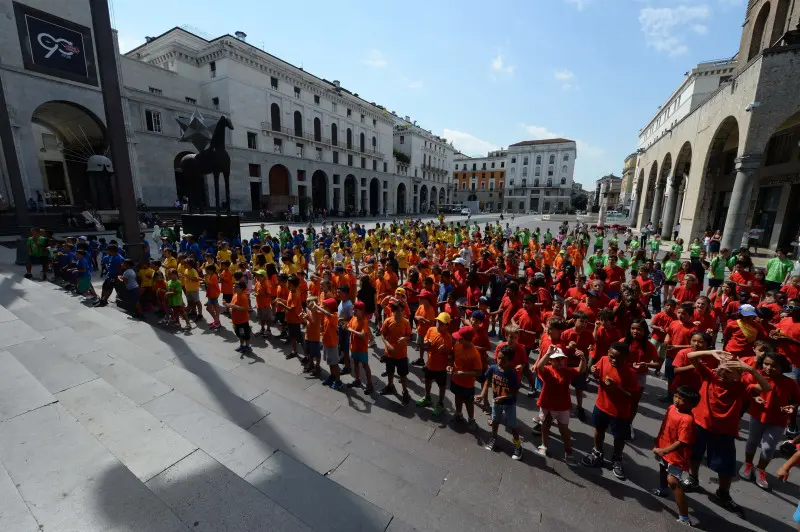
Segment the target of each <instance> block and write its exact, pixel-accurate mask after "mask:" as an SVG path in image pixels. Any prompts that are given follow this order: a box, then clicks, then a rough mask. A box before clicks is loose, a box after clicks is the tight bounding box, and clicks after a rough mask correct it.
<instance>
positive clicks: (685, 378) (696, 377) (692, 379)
mask: <svg viewBox="0 0 800 532" xmlns="http://www.w3.org/2000/svg"><path fill="white" fill-rule="evenodd" d="M691 352H692V348H691V347H687V348H686V349H681V350H680V351H678V354H677V355H675V358H674V359H673V360H672V367H673V368H685V367H687V366H692V363H691V362H690V361H689V353H691ZM703 358H709V357H703ZM701 360H702V359H701ZM714 360H715V361H716V359H714ZM702 384H703V380H702V379H701V378H700V374H699V373H697V370H695V369H694V366H692V369H690V370H689V371H684V372H681V373H676V374H675V378H673V379H672V382H670V384H669V391H670V392H675V390H677V389H678V388H680V387H681V386H687V387H689V388H691V389H692V390H694V391H696V392H698V391H700V386H701V385H702Z"/></svg>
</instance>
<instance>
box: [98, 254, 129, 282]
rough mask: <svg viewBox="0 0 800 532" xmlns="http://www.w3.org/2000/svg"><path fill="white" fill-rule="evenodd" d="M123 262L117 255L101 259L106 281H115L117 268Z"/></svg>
mask: <svg viewBox="0 0 800 532" xmlns="http://www.w3.org/2000/svg"><path fill="white" fill-rule="evenodd" d="M124 261H125V259H124V258H122V256H121V255H120V254H119V253H117V254H116V255H106V256H105V257H103V264H104V265H105V267H106V279H109V280H112V281H113V280H114V279H116V278H117V275H119V267H120V265H121V264H122V263H123V262H124Z"/></svg>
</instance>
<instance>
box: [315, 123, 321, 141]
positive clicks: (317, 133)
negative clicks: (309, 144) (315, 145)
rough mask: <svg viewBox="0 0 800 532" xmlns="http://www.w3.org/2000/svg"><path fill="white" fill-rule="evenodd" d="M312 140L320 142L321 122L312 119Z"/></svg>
mask: <svg viewBox="0 0 800 532" xmlns="http://www.w3.org/2000/svg"><path fill="white" fill-rule="evenodd" d="M314 140H315V141H317V142H321V141H322V122H320V120H319V118H314Z"/></svg>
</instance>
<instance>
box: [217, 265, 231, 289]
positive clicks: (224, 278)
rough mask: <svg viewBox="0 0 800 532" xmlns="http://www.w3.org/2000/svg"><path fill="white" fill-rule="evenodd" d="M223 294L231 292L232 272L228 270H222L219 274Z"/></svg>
mask: <svg viewBox="0 0 800 532" xmlns="http://www.w3.org/2000/svg"><path fill="white" fill-rule="evenodd" d="M219 278H220V283H221V284H222V293H223V294H232V293H233V274H232V273H231V272H230V270H222V271H221V272H220V274H219Z"/></svg>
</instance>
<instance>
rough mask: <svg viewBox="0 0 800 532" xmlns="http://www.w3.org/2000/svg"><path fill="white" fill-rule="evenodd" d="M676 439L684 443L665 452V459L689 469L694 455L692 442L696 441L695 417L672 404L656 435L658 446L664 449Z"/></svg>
mask: <svg viewBox="0 0 800 532" xmlns="http://www.w3.org/2000/svg"><path fill="white" fill-rule="evenodd" d="M676 441H679V442H681V443H683V445H682V446H680V447H678V449H676V450H675V451H672V452H671V453H667V454H665V455H664V461H665V462H667V463H668V464H672V465H675V466H678V467H679V468H681V469H682V470H683V471H689V459H690V458H691V456H692V444H693V443H694V418H693V417H692V414H689V413H687V414H683V413H681V412H679V411H678V409H677V408H676V407H675V405H670V406H669V408H667V413H666V414H665V415H664V421H662V422H661V429H660V430H659V431H658V436H657V437H656V447H659V448H662V449H663V448H664V447H669V446H670V445H672V444H673V443H675V442H676Z"/></svg>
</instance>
